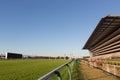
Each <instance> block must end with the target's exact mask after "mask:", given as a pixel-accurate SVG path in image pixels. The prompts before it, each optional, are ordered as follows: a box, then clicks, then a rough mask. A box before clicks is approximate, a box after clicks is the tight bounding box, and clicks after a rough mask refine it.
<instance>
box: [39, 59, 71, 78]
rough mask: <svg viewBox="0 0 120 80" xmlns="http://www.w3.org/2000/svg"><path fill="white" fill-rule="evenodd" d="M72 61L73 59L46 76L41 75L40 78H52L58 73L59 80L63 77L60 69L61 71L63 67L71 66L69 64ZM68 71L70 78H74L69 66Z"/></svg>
mask: <svg viewBox="0 0 120 80" xmlns="http://www.w3.org/2000/svg"><path fill="white" fill-rule="evenodd" d="M71 62H72V61H70V62H67V63H65V64H63V65H61V66H59V67H58V68H56V69H54V70H53V71H51V72H49V73H47V74H45V75H44V76H42V77H40V78H39V79H38V80H50V78H51V77H53V76H54V75H55V74H56V75H57V77H58V80H62V77H61V75H60V72H59V71H60V70H61V69H62V68H63V67H66V66H67V67H68V66H69V65H68V64H70V63H71ZM68 72H69V76H70V80H72V79H71V75H72V74H70V69H69V68H68Z"/></svg>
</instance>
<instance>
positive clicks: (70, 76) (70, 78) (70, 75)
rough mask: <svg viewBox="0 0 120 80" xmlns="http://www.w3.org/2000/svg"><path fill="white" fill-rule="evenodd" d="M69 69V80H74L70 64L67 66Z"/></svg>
mask: <svg viewBox="0 0 120 80" xmlns="http://www.w3.org/2000/svg"><path fill="white" fill-rule="evenodd" d="M66 66H67V68H68V73H69V80H72V74H71V69H70V66H69V65H68V64H66Z"/></svg>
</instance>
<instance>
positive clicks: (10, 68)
mask: <svg viewBox="0 0 120 80" xmlns="http://www.w3.org/2000/svg"><path fill="white" fill-rule="evenodd" d="M66 62H68V60H39V59H37V60H0V79H1V80H36V79H38V78H39V77H41V76H43V75H44V74H46V73H48V72H49V71H51V70H53V69H55V68H57V67H58V66H60V65H62V64H64V63H66Z"/></svg>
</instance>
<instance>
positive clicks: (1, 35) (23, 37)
mask: <svg viewBox="0 0 120 80" xmlns="http://www.w3.org/2000/svg"><path fill="white" fill-rule="evenodd" d="M119 3H120V1H118V0H116V1H115V0H0V53H5V52H18V53H23V54H25V55H45V56H63V55H64V54H67V55H69V54H74V56H84V55H89V53H88V51H85V50H82V48H83V46H84V45H85V43H86V41H87V40H88V38H89V36H90V35H91V33H92V32H93V30H94V29H95V27H96V25H97V24H98V22H99V21H100V19H101V18H102V17H103V16H106V15H108V14H120V5H119Z"/></svg>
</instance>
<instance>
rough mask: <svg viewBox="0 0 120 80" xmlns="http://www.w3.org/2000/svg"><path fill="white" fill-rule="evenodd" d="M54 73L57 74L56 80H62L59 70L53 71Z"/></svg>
mask: <svg viewBox="0 0 120 80" xmlns="http://www.w3.org/2000/svg"><path fill="white" fill-rule="evenodd" d="M55 74H56V75H57V78H58V80H62V77H61V75H60V72H59V71H55Z"/></svg>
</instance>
